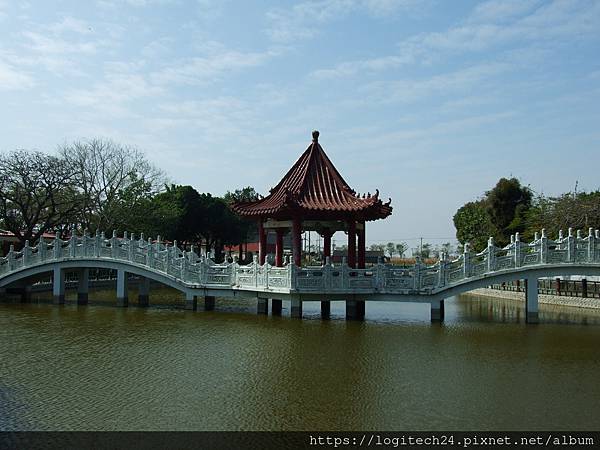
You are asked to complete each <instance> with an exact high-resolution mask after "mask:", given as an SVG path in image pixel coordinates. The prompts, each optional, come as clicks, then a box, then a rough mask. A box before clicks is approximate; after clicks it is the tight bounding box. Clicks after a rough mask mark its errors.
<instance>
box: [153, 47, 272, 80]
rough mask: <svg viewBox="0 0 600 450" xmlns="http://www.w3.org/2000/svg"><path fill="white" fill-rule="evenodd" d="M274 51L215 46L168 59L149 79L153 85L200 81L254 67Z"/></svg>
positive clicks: (263, 61)
mask: <svg viewBox="0 0 600 450" xmlns="http://www.w3.org/2000/svg"><path fill="white" fill-rule="evenodd" d="M276 55H277V52H276V51H274V50H268V51H265V52H240V51H237V50H230V49H226V48H223V47H222V46H218V50H217V49H214V50H210V51H209V52H208V54H206V55H204V56H197V57H191V58H185V59H181V60H179V61H171V62H170V64H169V67H167V68H164V69H162V70H159V71H156V72H154V73H152V74H151V75H150V76H151V79H152V81H153V82H155V83H157V84H170V83H178V84H191V85H195V84H204V83H208V82H211V81H214V79H215V78H217V77H220V76H222V75H224V74H227V73H228V72H230V71H234V70H240V69H245V68H250V67H257V66H260V65H262V64H263V63H265V62H266V61H267V60H268V59H270V58H271V57H273V56H276Z"/></svg>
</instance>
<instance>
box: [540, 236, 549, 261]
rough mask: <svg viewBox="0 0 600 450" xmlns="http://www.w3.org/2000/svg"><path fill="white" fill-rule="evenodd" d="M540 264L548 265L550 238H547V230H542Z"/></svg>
mask: <svg viewBox="0 0 600 450" xmlns="http://www.w3.org/2000/svg"><path fill="white" fill-rule="evenodd" d="M540 262H541V263H542V264H547V263H548V237H547V236H546V229H545V228H542V237H541V240H540Z"/></svg>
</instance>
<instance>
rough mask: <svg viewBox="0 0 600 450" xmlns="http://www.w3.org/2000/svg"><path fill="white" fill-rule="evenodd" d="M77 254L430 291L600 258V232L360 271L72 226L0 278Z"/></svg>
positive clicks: (260, 281)
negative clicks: (203, 252) (202, 250)
mask: <svg viewBox="0 0 600 450" xmlns="http://www.w3.org/2000/svg"><path fill="white" fill-rule="evenodd" d="M77 259H99V260H103V261H121V262H127V263H128V264H131V265H135V266H140V267H144V268H145V269H147V270H150V271H153V272H156V273H159V274H161V275H163V276H166V277H169V278H171V279H173V280H175V281H177V282H180V283H182V284H183V285H186V286H193V287H209V288H226V289H241V290H251V291H264V292H285V293H288V292H301V293H302V292H306V293H322V294H327V293H346V292H351V293H361V292H364V293H367V292H370V293H372V292H381V293H396V294H428V293H431V292H432V291H435V290H439V289H443V288H445V287H449V286H452V285H455V284H459V283H462V282H464V281H465V280H468V279H472V278H477V277H484V276H486V275H487V274H492V273H498V272H503V271H514V270H518V269H520V268H522V267H528V266H536V267H539V266H544V265H557V264H559V265H562V264H565V265H569V264H570V265H581V264H587V265H589V264H600V233H599V231H598V230H592V229H591V228H590V229H589V232H588V235H587V236H585V237H583V236H582V234H581V232H580V231H577V233H576V234H574V233H573V230H572V229H569V231H568V234H567V235H564V234H563V233H562V231H561V232H559V235H558V238H557V239H556V240H551V239H549V238H548V237H547V236H546V233H545V231H544V230H542V233H541V235H538V234H537V233H536V234H535V237H534V240H533V241H532V242H530V243H524V242H521V240H520V237H519V234H518V233H517V234H516V235H514V236H512V237H511V242H510V243H509V244H508V245H507V246H505V247H496V246H495V245H494V241H493V239H492V238H490V239H489V241H488V245H487V247H486V248H485V249H484V250H483V251H482V252H480V253H474V252H471V251H470V249H469V245H468V244H465V246H464V252H463V253H462V254H461V255H460V256H459V257H458V258H455V259H453V260H451V259H449V258H448V256H447V255H446V254H444V253H442V255H441V258H440V260H439V261H438V262H437V263H436V264H434V265H430V266H428V265H425V264H423V263H422V262H421V261H420V259H418V258H417V260H416V263H415V264H414V265H413V266H411V267H404V268H400V267H397V266H393V265H389V264H377V265H375V266H373V267H371V268H368V269H354V268H351V267H348V265H346V264H344V263H343V264H340V265H333V264H331V263H330V262H329V260H327V262H326V264H324V265H322V266H314V267H296V266H294V265H293V264H290V263H288V262H287V261H286V264H285V265H284V266H283V267H275V266H272V265H269V264H264V265H260V264H258V261H257V258H256V257H255V258H254V261H253V262H252V263H250V264H248V265H240V264H238V262H237V258H235V257H234V259H233V261H229V260H228V259H226V261H225V262H223V263H220V264H217V263H215V262H214V261H212V260H211V259H210V258H207V257H205V256H199V255H198V254H197V253H196V252H195V251H194V249H193V248H192V249H191V250H190V251H187V250H185V249H181V248H179V247H178V245H177V242H176V241H175V242H173V244H172V245H168V244H167V243H165V242H162V241H161V239H160V237H158V239H156V240H155V241H153V240H151V239H144V237H143V235H142V236H141V237H140V238H139V239H135V238H134V236H133V235H129V236H128V235H127V233H125V234H124V236H123V237H117V234H116V232H113V235H112V237H110V238H107V237H106V236H105V235H104V233H97V234H96V235H95V236H89V235H88V234H87V233H84V234H83V236H77V235H76V233H75V232H72V234H71V236H70V237H69V238H68V239H61V238H60V236H56V238H55V239H53V240H49V241H46V240H45V239H40V241H39V242H38V244H37V245H36V246H30V245H29V243H28V242H26V243H25V246H24V247H23V249H22V250H20V251H15V250H14V248H13V247H12V246H11V248H10V251H9V252H8V254H7V255H6V256H5V257H2V258H0V278H1V277H4V276H6V275H8V274H10V273H13V272H17V271H19V270H22V269H25V268H27V267H32V266H36V265H40V264H46V263H48V262H54V261H68V260H77Z"/></svg>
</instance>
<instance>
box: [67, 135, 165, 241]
mask: <svg viewBox="0 0 600 450" xmlns="http://www.w3.org/2000/svg"><path fill="white" fill-rule="evenodd" d="M58 150H59V155H60V158H61V159H62V160H64V161H65V162H66V164H67V165H68V166H69V169H70V171H71V173H72V175H73V176H74V178H75V181H76V185H77V189H78V192H79V193H80V194H81V196H82V198H83V205H82V206H81V208H80V209H79V211H78V217H77V219H78V222H79V224H80V226H81V228H87V229H88V230H90V231H92V232H93V231H95V230H96V229H99V230H100V231H110V230H113V229H117V228H119V225H120V223H122V222H123V217H117V216H115V215H114V212H115V210H118V209H120V206H119V204H120V203H121V202H122V199H121V197H120V195H123V194H128V193H131V192H132V191H135V190H137V189H138V188H139V186H132V188H131V190H130V191H128V187H129V185H130V184H132V183H134V184H135V183H138V182H140V180H142V181H141V182H142V183H144V188H146V187H147V186H149V188H150V190H151V191H152V193H157V192H159V191H160V190H161V189H162V188H163V187H164V185H165V183H166V177H165V175H164V173H163V172H162V171H161V170H160V169H157V168H156V167H154V165H153V164H151V163H150V162H149V161H148V160H147V159H146V157H145V156H144V154H143V153H142V152H141V151H140V150H138V149H136V148H134V147H131V146H127V145H122V144H119V143H116V142H114V141H111V140H109V139H101V138H94V139H90V140H84V141H76V142H74V143H72V144H65V145H63V146H62V147H60V148H59V149H58ZM122 212H126V211H122ZM130 220H135V217H132V218H130V219H128V220H126V222H128V221H130Z"/></svg>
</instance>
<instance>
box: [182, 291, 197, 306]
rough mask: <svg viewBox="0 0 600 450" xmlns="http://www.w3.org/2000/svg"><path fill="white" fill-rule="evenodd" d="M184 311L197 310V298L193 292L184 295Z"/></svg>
mask: <svg viewBox="0 0 600 450" xmlns="http://www.w3.org/2000/svg"><path fill="white" fill-rule="evenodd" d="M185 309H186V310H188V311H196V310H197V309H198V297H197V296H196V295H195V294H194V293H193V292H188V293H186V294H185Z"/></svg>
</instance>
